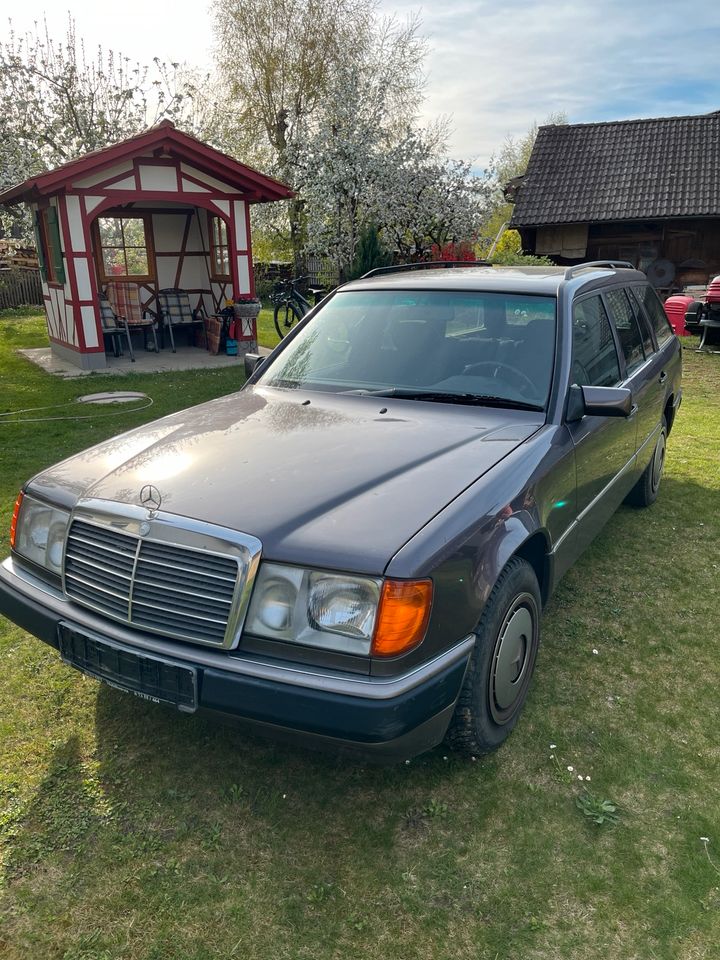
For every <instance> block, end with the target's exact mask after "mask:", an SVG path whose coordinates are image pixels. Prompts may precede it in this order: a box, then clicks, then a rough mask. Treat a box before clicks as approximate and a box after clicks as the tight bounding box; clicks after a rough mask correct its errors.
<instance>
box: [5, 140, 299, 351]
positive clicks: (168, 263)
mask: <svg viewBox="0 0 720 960" xmlns="http://www.w3.org/2000/svg"><path fill="white" fill-rule="evenodd" d="M292 195H293V194H292V191H291V190H290V189H289V188H288V187H286V186H285V185H284V184H282V183H280V182H279V181H277V180H273V179H272V178H271V177H267V176H265V175H264V174H262V173H259V172H258V171H257V170H253V169H252V168H251V167H248V166H245V164H242V163H238V161H237V160H233V159H232V157H229V156H227V155H226V154H224V153H221V152H220V151H218V150H215V149H214V148H213V147H210V146H208V145H207V144H205V143H202V142H201V141H200V140H197V139H196V138H195V137H192V136H189V135H188V134H186V133H182V132H181V131H180V130H176V129H175V127H174V126H173V125H172V123H170V122H169V121H165V122H163V123H160V124H158V126H156V127H152V128H151V129H149V130H147V131H145V132H144V133H141V134H139V135H138V136H135V137H131V138H130V139H128V140H123V141H122V142H121V143H117V144H115V145H114V146H111V147H106V148H105V149H103V150H97V151H95V152H93V153H90V154H86V155H85V156H84V157H80V158H79V159H77V160H72V161H70V162H69V163H66V164H63V165H62V166H61V167H57V168H56V169H54V170H51V171H50V172H48V173H44V174H41V175H39V176H37V177H32V178H31V179H29V180H26V181H25V182H24V183H21V184H19V185H18V186H16V187H12V188H10V189H9V190H5V191H4V192H3V193H0V203H1V204H13V203H18V202H20V201H25V202H27V203H29V204H30V207H31V209H32V215H33V222H34V225H35V229H36V239H37V244H38V253H39V256H40V263H41V272H42V280H43V297H44V300H45V311H46V315H47V325H48V334H49V336H50V343H51V347H52V351H53V353H55V354H57V355H58V356H60V357H61V358H62V359H64V360H66V361H70V362H72V363H74V364H76V365H77V366H79V367H82V368H84V369H102V368H104V367H105V347H104V344H103V335H102V326H101V322H100V312H99V305H98V304H99V295H100V293H101V292H103V291H104V290H105V288H106V286H107V284H108V282H111V281H113V280H115V281H131V282H134V283H137V284H138V285H139V287H140V296H141V300H142V305H143V307H144V308H145V309H147V310H148V311H149V313H151V314H152V313H156V312H157V302H156V298H157V291H158V290H162V289H164V288H171V287H174V288H179V289H182V290H185V291H186V292H187V293H188V294H189V295H190V300H191V303H192V306H193V307H194V308H195V307H202V308H204V311H205V312H206V313H208V314H213V313H216V312H217V311H218V310H219V309H220V308H221V307H222V306H223V305H224V301H225V299H226V298H232V299H235V298H237V297H242V296H252V295H253V294H254V284H253V270H252V250H251V241H250V217H249V205H250V204H251V203H267V202H270V201H273V200H286V199H288V198H289V197H291V196H292Z"/></svg>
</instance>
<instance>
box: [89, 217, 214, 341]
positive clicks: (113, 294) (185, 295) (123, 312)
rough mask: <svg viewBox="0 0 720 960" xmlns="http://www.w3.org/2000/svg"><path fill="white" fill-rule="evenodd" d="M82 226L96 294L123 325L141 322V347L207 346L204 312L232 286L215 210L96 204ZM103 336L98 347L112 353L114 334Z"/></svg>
mask: <svg viewBox="0 0 720 960" xmlns="http://www.w3.org/2000/svg"><path fill="white" fill-rule="evenodd" d="M90 234H91V236H90V239H91V244H92V250H93V255H94V262H95V267H96V271H97V285H98V290H97V295H98V296H99V297H103V298H107V301H108V302H109V304H110V306H111V307H112V310H113V312H114V313H115V315H116V316H117V317H119V318H121V322H127V325H128V327H129V329H130V332H132V331H133V330H136V331H139V330H143V332H144V334H145V336H144V347H145V349H148V350H158V349H168V348H169V349H170V350H172V352H173V353H174V352H176V351H177V350H178V349H180V350H188V349H190V350H196V349H198V348H201V349H206V348H207V347H208V337H207V330H206V320H207V318H210V317H214V316H218V315H219V314H220V313H221V311H222V310H223V309H224V308H225V305H226V300H227V299H228V298H230V299H231V298H232V289H233V277H232V271H231V263H232V256H233V248H232V243H231V238H230V235H229V226H228V222H227V220H226V219H225V218H224V217H223V216H222V215H221V213H220V211H218V210H217V209H216V210H211V209H207V208H205V207H202V206H195V207H188V206H186V205H182V204H174V203H169V202H163V201H157V202H154V203H152V205H151V204H149V203H148V204H141V203H132V204H127V205H124V206H122V207H112V208H110V209H107V210H104V211H103V212H101V213H100V214H99V215H98V216H97V217H96V218H95V219H94V221H93V222H92V225H91V231H90ZM153 325H154V328H153ZM105 339H106V353H113V354H116V353H117V349H118V342H119V341H118V338H117V337H116V336H115V337H113V336H106V338H105Z"/></svg>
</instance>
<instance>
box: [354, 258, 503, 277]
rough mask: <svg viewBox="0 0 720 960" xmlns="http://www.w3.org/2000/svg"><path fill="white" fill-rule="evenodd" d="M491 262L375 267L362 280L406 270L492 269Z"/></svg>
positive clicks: (405, 264)
mask: <svg viewBox="0 0 720 960" xmlns="http://www.w3.org/2000/svg"><path fill="white" fill-rule="evenodd" d="M491 266H492V264H491V263H490V261H489V260H424V261H422V262H421V263H396V264H394V265H393V266H392V267H375V269H374V270H368V272H367V273H364V274H363V275H362V276H361V277H360V279H361V280H366V279H367V278H368V277H377V276H380V275H382V274H383V273H404V272H405V271H406V270H441V269H451V268H453V267H491Z"/></svg>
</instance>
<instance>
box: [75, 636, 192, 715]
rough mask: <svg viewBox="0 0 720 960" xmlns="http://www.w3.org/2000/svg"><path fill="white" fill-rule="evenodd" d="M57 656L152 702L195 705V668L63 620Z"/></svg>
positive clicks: (184, 707) (186, 708)
mask: <svg viewBox="0 0 720 960" xmlns="http://www.w3.org/2000/svg"><path fill="white" fill-rule="evenodd" d="M58 638H59V641H60V643H59V646H60V656H61V657H62V659H63V661H64V662H65V663H67V664H68V665H69V666H71V667H74V668H75V669H76V670H80V671H81V672H82V673H85V674H87V675H88V676H89V677H95V679H97V680H102V681H104V682H105V683H107V684H108V685H109V686H111V687H115V689H116V690H122V691H123V692H124V693H132V694H134V696H136V697H140V699H142V700H150V701H151V702H152V703H169V704H172V705H173V706H174V707H177V708H178V710H182V711H184V712H187V713H192V712H193V711H194V710H196V709H197V670H195V668H194V667H188V666H185V664H181V663H176V662H174V661H173V660H168V659H166V658H165V657H158V656H155V655H153V654H148V653H138V651H137V650H133V649H132V648H131V647H126V646H123V644H120V643H115V641H113V640H106V639H104V638H101V637H95V636H92V635H90V634H87V633H83V632H82V631H79V630H76V629H75V628H74V627H71V626H69V625H68V624H66V623H60V624H59V625H58Z"/></svg>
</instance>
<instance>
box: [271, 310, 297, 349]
mask: <svg viewBox="0 0 720 960" xmlns="http://www.w3.org/2000/svg"><path fill="white" fill-rule="evenodd" d="M273 320H274V321H275V329H276V330H277V332H278V336H279V337H280V339H281V340H282V338H283V337H284V336H285V335H286V334H288V333H289V332H290V331H291V330H292V328H293V327H294V326H295V324H296V323H299V322H300V320H302V317H301V316H300V311H299V310H298V308H297V307H296V306H295V304H294V303H292V302H291V301H286V302H285V303H276V304H275V312H274V313H273Z"/></svg>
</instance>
